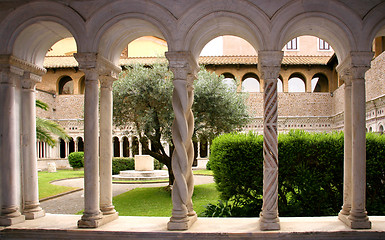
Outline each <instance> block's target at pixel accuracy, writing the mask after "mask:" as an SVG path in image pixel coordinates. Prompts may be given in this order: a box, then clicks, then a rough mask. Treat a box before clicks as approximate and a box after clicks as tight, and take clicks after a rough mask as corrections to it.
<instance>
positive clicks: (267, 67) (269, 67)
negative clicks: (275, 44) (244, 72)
mask: <svg viewBox="0 0 385 240" xmlns="http://www.w3.org/2000/svg"><path fill="white" fill-rule="evenodd" d="M282 58H283V52H282V51H259V52H258V70H259V72H260V73H261V78H262V79H263V80H265V81H266V80H267V81H268V80H276V79H277V78H278V76H279V72H280V71H281V62H282Z"/></svg>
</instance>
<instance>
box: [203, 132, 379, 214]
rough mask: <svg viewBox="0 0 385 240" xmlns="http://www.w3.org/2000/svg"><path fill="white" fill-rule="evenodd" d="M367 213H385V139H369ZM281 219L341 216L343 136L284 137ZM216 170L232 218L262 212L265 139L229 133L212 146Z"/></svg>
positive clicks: (281, 139) (371, 136)
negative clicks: (288, 217) (230, 206)
mask: <svg viewBox="0 0 385 240" xmlns="http://www.w3.org/2000/svg"><path fill="white" fill-rule="evenodd" d="M366 143H367V144H366V145H367V147H366V150H367V151H366V152H367V211H368V213H369V214H375V215H384V214H385V204H384V203H385V161H384V160H385V136H379V135H375V134H368V135H367V142H366ZM278 149H279V150H278V152H279V156H278V159H279V161H278V162H279V186H278V202H279V205H278V206H279V214H280V216H325V215H336V214H337V213H338V212H339V210H340V209H341V205H342V193H343V161H344V135H343V133H337V132H335V133H328V134H327V133H307V132H303V131H291V132H289V133H288V134H280V135H279V137H278ZM210 162H211V167H212V170H213V173H214V178H215V181H216V183H217V188H218V190H219V191H220V196H221V198H222V199H223V200H229V201H230V203H231V204H232V205H233V206H232V208H231V213H232V216H258V214H259V212H260V209H261V207H262V189H263V137H262V136H261V135H255V134H226V135H222V136H220V137H218V138H216V139H215V140H214V141H213V144H212V147H211V156H210Z"/></svg>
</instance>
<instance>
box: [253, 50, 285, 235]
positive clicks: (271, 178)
mask: <svg viewBox="0 0 385 240" xmlns="http://www.w3.org/2000/svg"><path fill="white" fill-rule="evenodd" d="M282 57H283V52H281V51H260V52H258V58H259V62H258V69H259V71H260V73H261V78H262V79H263V80H264V115H263V119H264V121H263V159H264V160H263V205H262V211H261V214H260V228H261V230H278V229H280V224H279V218H278V134H277V119H278V96H277V78H278V76H279V71H280V70H281V61H282Z"/></svg>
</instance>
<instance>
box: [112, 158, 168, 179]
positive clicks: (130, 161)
mask: <svg viewBox="0 0 385 240" xmlns="http://www.w3.org/2000/svg"><path fill="white" fill-rule="evenodd" d="M163 166H164V164H163V163H161V162H159V161H158V160H156V159H154V169H155V170H161V169H162V168H163ZM125 170H135V160H134V158H127V157H122V158H120V157H117V158H113V159H112V174H114V175H116V174H119V172H120V171H125Z"/></svg>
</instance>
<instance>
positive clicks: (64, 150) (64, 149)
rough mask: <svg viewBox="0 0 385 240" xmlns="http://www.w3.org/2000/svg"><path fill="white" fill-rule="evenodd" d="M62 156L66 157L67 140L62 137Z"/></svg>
mask: <svg viewBox="0 0 385 240" xmlns="http://www.w3.org/2000/svg"><path fill="white" fill-rule="evenodd" d="M59 141H60V158H65V157H66V142H65V141H64V140H63V139H61V138H60V140H59Z"/></svg>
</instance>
